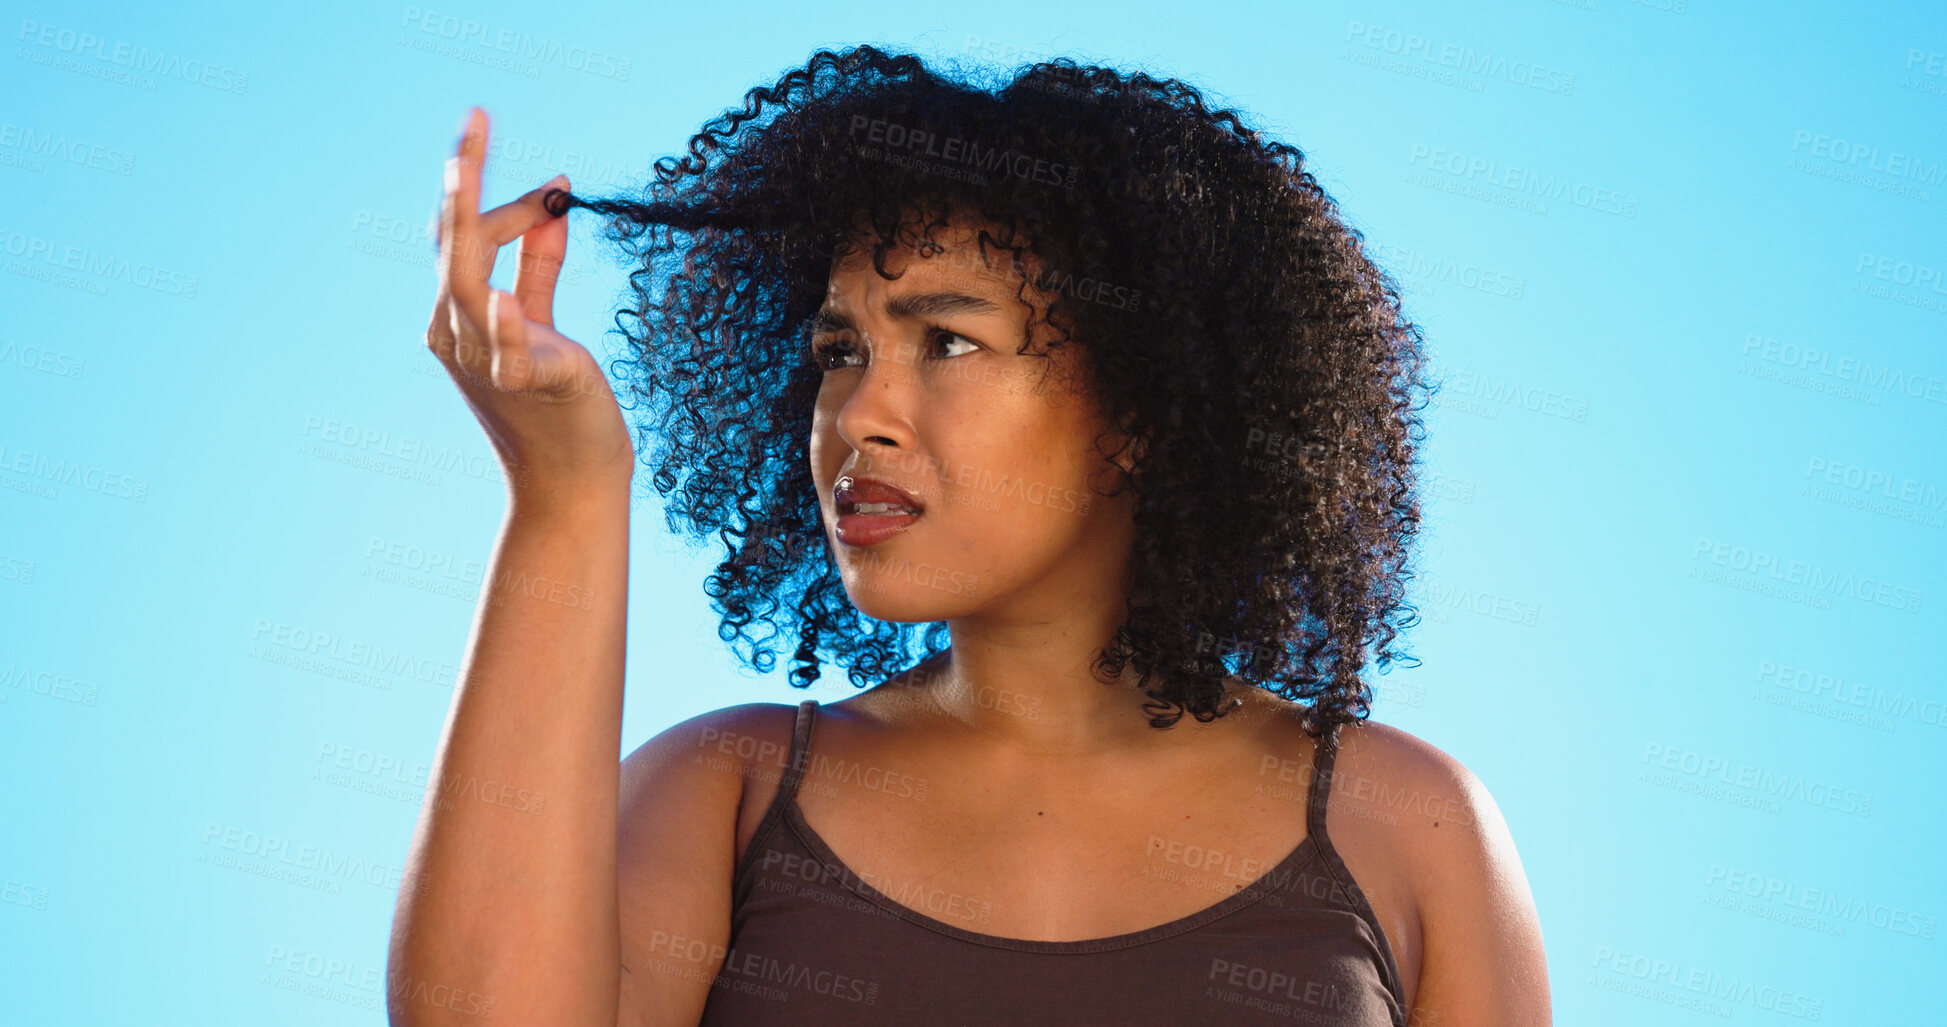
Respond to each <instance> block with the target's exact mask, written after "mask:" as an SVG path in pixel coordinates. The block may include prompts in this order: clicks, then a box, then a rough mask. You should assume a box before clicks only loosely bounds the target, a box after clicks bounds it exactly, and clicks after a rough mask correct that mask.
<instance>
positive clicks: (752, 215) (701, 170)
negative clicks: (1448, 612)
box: [548, 46, 1427, 732]
mask: <svg viewBox="0 0 1947 1027" xmlns="http://www.w3.org/2000/svg"><path fill="white" fill-rule="evenodd" d="M936 68H937V66H936ZM936 68H928V67H927V65H926V64H925V63H924V62H922V61H921V60H920V59H919V58H918V57H916V56H913V55H911V54H895V53H889V52H887V51H885V50H882V49H880V48H878V47H873V46H858V47H854V48H851V49H847V50H844V51H842V52H837V53H834V52H832V51H829V50H824V51H820V52H818V53H816V54H814V55H812V57H811V59H810V60H809V62H807V63H806V65H805V66H804V67H803V68H799V69H794V70H791V71H790V72H788V73H786V74H785V75H784V76H783V77H782V78H780V79H779V80H778V82H777V84H776V85H775V86H773V87H770V88H764V87H758V88H754V89H752V90H750V91H749V92H748V93H747V94H746V95H745V97H744V104H743V107H742V108H741V109H734V110H729V111H726V112H725V113H724V114H723V115H721V116H719V117H718V118H717V119H715V120H714V121H711V122H709V123H707V124H705V125H704V126H703V129H702V131H700V132H698V133H697V134H696V135H695V136H693V137H692V138H691V139H690V141H689V144H688V154H687V156H685V157H683V158H682V159H681V160H677V159H675V158H671V157H665V158H663V159H661V160H659V161H657V162H656V164H655V166H654V171H655V174H654V179H653V181H650V182H647V183H646V184H645V185H644V186H643V187H642V191H641V193H640V194H635V195H624V196H621V197H616V198H611V199H590V198H586V197H579V196H575V195H573V194H572V193H569V192H567V191H565V190H555V191H554V192H553V193H552V194H551V195H550V196H549V197H548V203H549V209H550V210H551V211H552V212H554V213H556V214H565V213H566V212H567V211H568V210H569V209H572V208H574V207H581V208H585V209H587V210H590V211H593V212H595V213H596V214H598V215H601V216H603V217H604V218H606V219H608V222H607V228H606V232H605V236H606V238H607V239H608V240H610V241H611V242H613V243H615V244H618V245H619V246H620V248H621V250H622V252H623V253H624V254H625V255H626V259H627V262H628V263H629V264H630V265H631V266H634V267H635V270H633V271H632V272H631V274H630V276H629V282H630V285H629V288H630V290H631V291H632V292H633V295H634V301H633V302H634V309H632V310H623V311H621V312H618V313H617V314H616V317H615V321H616V325H617V326H618V328H619V330H620V332H621V334H622V335H624V336H625V337H626V338H627V340H628V344H629V352H630V355H629V356H627V357H624V358H621V359H618V360H616V361H615V362H614V364H613V365H612V367H611V370H612V371H613V372H615V373H616V374H617V377H618V378H619V379H620V380H622V381H624V382H625V383H626V388H625V389H623V390H619V391H623V392H625V393H626V394H627V395H628V396H629V398H630V401H629V402H625V403H624V406H625V408H627V409H632V410H633V409H635V404H634V401H635V400H640V401H642V406H643V408H644V413H643V414H642V415H641V416H639V417H637V418H635V430H636V433H637V435H638V441H639V447H638V448H639V451H642V452H644V453H645V454H647V455H645V457H644V463H645V465H646V466H649V467H650V468H652V469H653V472H654V477H653V481H654V485H655V488H656V490H657V492H658V493H660V494H661V495H662V496H663V497H664V498H665V500H666V501H667V505H666V516H667V520H668V524H669V527H670V529H671V530H672V531H673V532H677V533H679V534H682V535H685V536H687V537H688V538H689V539H690V540H691V542H692V544H694V543H698V542H701V541H702V539H703V537H704V535H705V534H706V533H711V532H714V533H716V534H717V536H718V537H719V538H720V539H721V540H722V542H723V544H724V545H725V547H726V550H727V555H726V556H725V558H724V559H723V560H722V562H721V563H719V564H718V565H717V567H716V569H715V571H714V572H713V573H712V574H711V576H710V578H709V579H708V582H707V584H706V587H705V591H706V592H707V593H708V594H709V595H710V596H711V597H712V599H713V600H714V604H713V606H714V608H715V609H716V610H717V611H718V612H719V613H720V614H721V620H720V623H719V626H718V635H719V637H721V638H722V639H723V640H724V641H725V642H730V643H733V644H735V643H741V644H742V646H744V647H748V651H747V652H742V651H740V655H741V658H742V659H744V660H745V662H747V663H749V664H750V665H752V666H753V667H754V668H755V669H756V670H758V671H759V672H769V671H770V670H771V669H772V667H773V666H774V664H775V659H774V657H773V650H772V643H773V642H774V641H775V640H776V639H777V638H778V637H779V635H780V632H781V631H782V630H785V629H789V628H795V631H796V634H797V639H798V643H797V649H796V652H795V653H794V655H793V659H794V661H795V664H796V665H795V667H794V668H793V670H792V671H791V674H790V677H791V682H792V684H793V685H794V686H796V687H799V688H803V687H808V686H809V685H810V684H811V683H812V682H813V681H815V680H817V678H818V676H819V667H820V654H821V653H828V654H829V655H830V656H831V658H832V659H833V661H834V662H836V663H837V664H839V665H840V666H844V667H847V668H849V675H850V678H851V681H852V683H853V685H854V686H857V687H864V686H865V685H867V684H868V683H871V682H873V681H876V680H880V679H883V678H885V677H887V676H889V675H891V674H893V673H896V672H898V671H899V670H901V669H904V668H906V667H908V666H909V664H911V663H912V662H913V656H912V653H911V650H910V643H911V640H912V635H913V633H914V632H915V631H916V630H918V627H919V626H918V625H913V624H904V623H892V622H881V621H877V620H874V619H872V618H869V617H866V616H865V615H863V614H862V613H860V612H859V611H858V610H857V609H856V608H855V607H854V606H853V605H852V603H851V601H850V599H849V597H848V596H847V594H846V592H845V589H844V585H843V582H842V581H841V579H840V577H839V574H838V571H837V567H836V565H835V563H834V562H833V559H832V556H831V554H830V552H829V551H828V549H827V546H826V540H825V533H824V529H823V527H822V525H821V520H820V511H819V504H818V497H817V495H816V494H815V489H814V487H813V480H812V472H811V469H810V467H809V460H808V444H809V437H810V430H811V423H812V421H811V417H812V410H813V406H814V402H815V400H816V397H817V395H818V389H819V383H820V379H821V374H822V372H821V370H820V369H819V368H818V367H817V366H815V365H814V364H813V363H812V361H811V359H810V358H809V357H808V356H807V353H806V347H805V345H804V341H805V339H806V336H807V332H808V325H809V322H810V319H811V315H812V314H813V313H814V312H816V310H817V309H818V308H819V306H820V305H821V303H822V302H823V299H824V295H825V290H826V286H827V278H828V275H829V274H830V272H831V268H832V261H833V258H834V256H835V255H839V254H845V253H850V252H854V251H855V249H856V248H857V247H858V246H859V245H861V244H860V243H859V240H860V239H861V238H862V236H861V226H865V225H869V226H870V228H871V232H872V235H875V236H876V240H877V241H876V242H875V243H874V248H873V266H874V268H875V270H876V271H877V272H878V273H879V274H880V275H882V276H884V277H887V278H890V277H893V276H891V275H889V274H888V273H887V271H886V268H885V264H884V255H885V254H886V252H888V250H889V249H890V248H891V247H892V246H894V245H898V244H904V245H909V246H917V247H919V248H920V250H921V252H924V253H929V254H930V253H931V252H935V251H933V250H932V249H931V248H930V247H929V246H928V244H929V243H930V242H931V240H932V233H933V231H934V230H935V229H936V228H938V227H940V226H942V225H945V224H947V223H948V220H949V218H951V217H953V216H955V215H967V216H969V217H971V218H973V219H975V220H976V222H977V223H979V224H981V225H983V226H991V227H990V228H987V229H984V230H983V233H982V235H981V237H980V242H981V252H982V253H983V254H985V253H986V252H987V250H988V248H989V246H993V247H996V248H997V249H998V250H1002V251H1007V252H1010V253H1012V254H1013V266H1014V269H1015V271H1016V273H1017V274H1019V275H1020V278H1021V282H1022V289H1023V291H1024V292H1025V290H1026V286H1027V284H1028V280H1029V279H1028V275H1027V274H1026V270H1025V269H1026V268H1027V267H1028V266H1029V265H1028V263H1027V262H1024V260H1023V255H1024V254H1032V255H1033V260H1034V263H1035V264H1036V265H1037V266H1038V267H1039V268H1040V269H1041V270H1040V271H1039V272H1038V273H1037V274H1036V275H1035V276H1034V281H1035V283H1036V284H1037V285H1038V286H1040V287H1042V288H1045V289H1047V290H1048V291H1049V292H1050V293H1052V301H1051V302H1050V303H1048V304H1046V309H1045V316H1046V323H1047V324H1048V325H1050V326H1051V328H1052V329H1054V330H1055V331H1057V332H1058V333H1059V334H1058V337H1056V338H1055V339H1054V340H1053V341H1050V342H1049V343H1048V346H1049V348H1050V349H1052V348H1053V347H1054V346H1058V345H1062V344H1066V343H1069V342H1076V343H1080V344H1081V346H1082V349H1081V350H1080V351H1079V352H1080V354H1082V355H1084V356H1089V355H1093V356H1095V357H1098V358H1099V357H1102V356H1104V355H1107V354H1111V353H1112V354H1113V359H1088V360H1086V361H1085V362H1083V363H1082V364H1080V365H1078V366H1082V367H1084V368H1085V372H1084V373H1085V374H1086V381H1087V386H1088V388H1089V389H1090V390H1091V394H1092V395H1093V396H1095V397H1098V398H1099V400H1100V401H1101V403H1102V405H1103V409H1104V410H1105V411H1106V412H1108V414H1109V416H1110V417H1111V419H1112V422H1113V423H1114V424H1115V425H1117V427H1118V430H1120V431H1126V432H1131V433H1135V434H1139V435H1140V436H1141V438H1142V444H1141V445H1140V446H1139V447H1138V448H1137V456H1136V458H1135V462H1134V472H1133V473H1134V479H1133V482H1132V483H1131V484H1130V485H1129V487H1131V488H1133V489H1134V490H1135V493H1136V496H1137V502H1136V513H1135V528H1136V542H1135V545H1134V548H1133V551H1132V553H1131V555H1130V579H1129V580H1130V583H1131V584H1130V590H1129V593H1128V600H1129V608H1128V609H1129V612H1128V617H1127V620H1126V621H1125V622H1124V624H1123V625H1122V626H1121V627H1120V628H1119V629H1118V630H1117V632H1116V634H1115V636H1114V638H1113V639H1112V640H1111V641H1110V643H1109V644H1108V645H1107V646H1105V647H1104V648H1103V649H1102V650H1101V651H1100V652H1099V653H1098V654H1097V658H1096V661H1095V665H1094V669H1095V673H1096V676H1097V677H1098V679H1100V680H1103V681H1104V683H1112V682H1114V681H1115V680H1117V679H1119V678H1120V676H1121V675H1122V673H1123V669H1124V666H1125V665H1131V666H1133V667H1134V668H1135V670H1136V671H1137V672H1138V673H1139V674H1140V681H1139V684H1138V687H1140V688H1142V689H1143V691H1144V694H1145V695H1147V696H1148V697H1149V701H1148V702H1147V703H1146V704H1145V708H1146V710H1148V712H1149V713H1150V715H1151V721H1150V722H1151V724H1152V725H1154V726H1156V727H1167V726H1169V725H1171V724H1174V723H1175V722H1176V721H1177V720H1178V719H1179V718H1180V717H1181V715H1182V713H1183V712H1185V711H1188V712H1189V713H1191V714H1192V715H1193V716H1195V717H1196V718H1197V719H1198V720H1199V721H1204V722H1208V721H1210V720H1212V719H1215V718H1216V717H1218V716H1221V715H1222V714H1224V713H1225V712H1227V709H1226V708H1224V707H1223V706H1222V700H1223V696H1224V694H1225V693H1224V684H1223V679H1224V678H1225V677H1226V676H1228V675H1233V674H1234V675H1236V676H1237V677H1238V678H1239V679H1241V680H1243V681H1245V682H1248V683H1251V684H1255V685H1258V686H1260V687H1263V688H1265V689H1267V690H1269V691H1272V692H1274V693H1276V694H1278V695H1280V696H1283V697H1284V698H1286V699H1288V700H1293V701H1302V702H1308V703H1309V704H1310V705H1311V706H1312V709H1313V712H1314V714H1315V715H1314V716H1313V717H1312V718H1310V720H1311V724H1310V725H1308V728H1309V729H1310V730H1312V731H1314V732H1321V731H1323V730H1325V729H1326V728H1328V727H1329V726H1331V725H1334V724H1336V723H1341V722H1351V721H1358V720H1363V719H1364V718H1365V717H1367V716H1368V715H1369V713H1370V710H1371V701H1372V693H1371V690H1370V688H1369V687H1368V685H1367V684H1366V683H1365V682H1364V681H1362V680H1361V677H1360V671H1361V669H1362V668H1363V667H1364V665H1365V662H1366V648H1367V646H1369V645H1372V646H1375V657H1376V662H1377V665H1378V667H1379V668H1380V670H1381V671H1384V670H1385V669H1387V668H1388V666H1389V665H1390V664H1391V663H1393V662H1394V661H1395V660H1399V659H1402V658H1404V659H1405V660H1406V661H1407V662H1406V664H1405V665H1407V666H1415V665H1417V664H1418V661H1417V660H1415V659H1414V658H1413V657H1411V656H1410V655H1408V654H1406V653H1404V652H1400V651H1395V649H1394V643H1395V639H1396V637H1397V636H1398V634H1399V631H1400V629H1403V628H1406V627H1410V626H1412V625H1413V624H1415V623H1417V621H1418V614H1417V612H1416V610H1415V609H1414V608H1413V607H1412V606H1411V605H1409V604H1407V603H1406V601H1405V582H1406V580H1407V579H1409V578H1410V577H1412V576H1413V575H1412V573H1411V571H1410V570H1409V569H1408V562H1409V556H1410V547H1411V543H1412V541H1413V538H1414V536H1415V535H1416V534H1417V532H1418V529H1419V523H1420V505H1419V500H1418V494H1417V487H1416V476H1415V467H1414V464H1415V461H1416V451H1417V447H1418V445H1419V443H1420V442H1421V441H1423V438H1424V428H1423V426H1422V424H1421V422H1420V420H1419V417H1418V411H1419V410H1421V409H1423V408H1424V403H1420V404H1417V405H1416V404H1415V403H1414V402H1413V399H1414V393H1415V392H1416V390H1421V391H1423V390H1425V389H1426V388H1427V385H1426V382H1424V381H1423V380H1422V379H1421V377H1420V372H1421V364H1422V360H1423V358H1422V352H1421V342H1422V336H1421V332H1420V329H1419V328H1418V327H1417V326H1415V325H1414V324H1412V323H1411V322H1410V321H1408V320H1407V319H1406V318H1405V317H1404V316H1403V315H1402V313H1401V310H1400V302H1399V291H1398V288H1397V286H1396V285H1395V284H1394V282H1393V280H1392V279H1391V278H1390V277H1389V276H1388V275H1387V274H1386V273H1385V272H1384V271H1383V270H1382V269H1380V268H1379V267H1378V266H1376V265H1375V264H1374V262H1373V261H1372V260H1371V259H1369V258H1368V257H1367V256H1366V254H1365V252H1364V251H1363V249H1362V242H1363V238H1364V237H1363V236H1362V235H1361V234H1360V233H1359V232H1358V231H1357V230H1355V229H1353V228H1351V227H1348V226H1347V225H1346V224H1345V223H1344V221H1342V220H1341V218H1340V217H1339V215H1338V211H1337V206H1336V204H1335V203H1334V202H1333V200H1332V199H1331V198H1330V197H1329V196H1327V195H1326V193H1325V191H1324V190H1323V189H1322V188H1320V186H1319V184H1318V182H1317V180H1316V179H1314V178H1313V177H1312V175H1311V173H1310V172H1309V171H1307V170H1305V167H1304V157H1303V154H1302V153H1301V152H1300V151H1299V150H1298V149H1296V148H1295V147H1292V146H1288V145H1285V144H1283V143H1279V142H1274V141H1271V140H1269V139H1267V138H1265V137H1264V135H1263V134H1261V133H1260V132H1259V131H1257V130H1255V129H1252V128H1249V127H1246V126H1245V124H1244V123H1243V121H1242V120H1240V118H1239V116H1238V113H1237V112H1236V111H1233V110H1229V109H1219V110H1211V109H1209V108H1208V107H1206V106H1205V102H1204V99H1203V97H1202V96H1201V95H1200V94H1199V93H1198V91H1197V90H1196V89H1195V88H1193V87H1191V86H1190V85H1188V84H1185V83H1183V82H1181V81H1178V80H1176V79H1156V78H1151V77H1150V76H1149V75H1147V74H1144V73H1142V72H1140V71H1137V72H1133V73H1129V74H1122V73H1119V72H1117V71H1115V70H1112V69H1109V68H1106V67H1099V66H1078V65H1077V64H1076V63H1075V62H1073V61H1072V60H1069V59H1067V58H1059V59H1056V60H1054V61H1049V62H1043V63H1037V64H1033V65H1029V66H1024V67H1021V68H1019V69H1017V70H1015V71H1013V72H1011V73H1007V74H1011V76H1012V77H1011V78H1006V79H1005V80H1003V81H999V82H997V83H996V84H994V85H992V86H991V87H985V88H983V87H982V86H981V85H978V84H977V82H976V80H977V79H979V78H981V77H983V76H984V75H992V74H994V72H992V71H991V69H979V68H976V69H974V73H973V74H968V73H967V72H965V71H964V70H962V69H961V68H959V67H958V66H955V67H954V74H953V76H952V77H948V76H946V75H943V74H942V73H941V72H940V71H939V70H936ZM956 144H958V145H957V146H956ZM915 226H917V228H915ZM864 238H866V239H867V240H868V241H870V239H871V237H870V236H865V237H864ZM1033 309H1035V310H1037V311H1040V310H1041V307H1033ZM1021 352H1024V353H1025V352H1026V348H1025V344H1024V348H1023V350H1022V351H1021ZM1034 355H1036V356H1042V357H1045V356H1046V354H1045V353H1039V354H1034ZM1041 366H1044V367H1045V366H1048V365H1047V364H1045V363H1044V364H1042V365H1041ZM1129 437H1133V436H1129ZM1100 442H1101V440H1098V448H1099V447H1100ZM672 493H673V494H672ZM759 622H762V623H763V624H764V625H765V626H766V627H767V628H768V629H769V630H768V632H767V633H765V634H764V635H763V637H752V635H751V634H750V633H749V632H748V631H747V630H746V629H748V628H750V627H751V626H752V625H754V624H757V623H759ZM948 641H949V638H948V631H947V625H946V624H945V623H943V622H935V623H931V624H928V625H925V631H924V637H923V638H922V643H923V647H924V652H922V653H921V654H920V656H919V657H918V659H920V660H922V661H923V660H924V659H926V658H930V657H931V656H933V655H934V654H936V653H938V652H939V651H941V650H942V649H944V648H946V646H947V644H948Z"/></svg>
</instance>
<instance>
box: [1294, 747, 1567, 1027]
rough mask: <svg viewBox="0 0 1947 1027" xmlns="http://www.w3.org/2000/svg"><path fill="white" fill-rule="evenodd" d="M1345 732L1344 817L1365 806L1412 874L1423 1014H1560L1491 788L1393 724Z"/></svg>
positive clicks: (1426, 1017)
mask: <svg viewBox="0 0 1947 1027" xmlns="http://www.w3.org/2000/svg"><path fill="white" fill-rule="evenodd" d="M1339 738H1340V747H1339V754H1338V756H1337V762H1336V765H1335V767H1334V773H1333V780H1332V794H1331V803H1332V809H1333V814H1334V815H1335V816H1336V815H1337V814H1338V807H1339V806H1340V805H1341V804H1344V806H1345V807H1346V808H1347V809H1349V810H1356V811H1358V812H1356V813H1355V814H1354V816H1356V817H1358V818H1360V819H1361V820H1362V821H1364V822H1365V824H1362V826H1361V828H1360V830H1361V831H1362V832H1371V833H1375V834H1380V835H1384V836H1385V837H1386V838H1387V839H1388V840H1389V842H1390V843H1391V846H1392V847H1394V851H1395V852H1397V854H1398V858H1399V859H1400V860H1401V861H1402V865H1401V870H1402V871H1403V873H1402V877H1403V878H1404V879H1405V880H1406V881H1408V882H1409V887H1408V889H1407V890H1408V892H1409V893H1410V896H1411V902H1412V905H1413V907H1414V909H1415V912H1416V913H1417V918H1418V921H1419V926H1420V952H1419V957H1420V958H1419V964H1420V966H1419V979H1418V987H1417V989H1416V990H1415V999H1414V1009H1413V1013H1414V1016H1415V1018H1416V1020H1415V1022H1425V1023H1436V1022H1437V1023H1439V1024H1441V1025H1442V1027H1468V1025H1472V1024H1522V1025H1530V1024H1548V1023H1550V1022H1552V1021H1551V1014H1550V1001H1549V993H1548V970H1547V960H1546V956H1545V955H1544V952H1543V948H1542V937H1541V924H1540V920H1539V916H1538V915H1537V912H1536V909H1535V904H1534V898H1533V896H1532V894H1531V893H1530V891H1529V888H1528V880H1527V874H1526V872H1525V871H1524V870H1523V869H1522V866H1521V857H1520V854H1519V853H1518V852H1517V851H1516V849H1515V843H1514V837H1513V835H1512V834H1511V833H1510V831H1509V829H1508V825H1507V821H1506V820H1505V819H1504V818H1503V817H1502V815H1501V810H1500V807H1499V806H1498V805H1497V804H1496V803H1495V801H1494V797H1493V796H1492V795H1491V794H1489V792H1488V789H1487V786H1486V785H1484V784H1482V783H1481V780H1480V778H1478V777H1477V776H1475V774H1474V773H1473V771H1471V770H1469V769H1468V768H1467V767H1466V766H1465V765H1463V764H1462V763H1461V762H1460V761H1459V760H1457V759H1455V758H1454V757H1453V756H1452V755H1450V754H1448V753H1447V752H1445V751H1443V750H1442V749H1440V748H1439V747H1437V746H1435V745H1433V744H1432V743H1430V742H1427V741H1426V740H1425V739H1422V738H1419V737H1418V736H1416V735H1413V734H1412V733H1410V732H1407V731H1404V730H1401V729H1400V728H1397V727H1393V726H1391V725H1388V724H1381V723H1377V722H1373V721H1365V722H1362V723H1359V724H1357V725H1356V726H1355V725H1348V726H1347V727H1345V728H1344V729H1343V730H1342V731H1341V732H1340V735H1339ZM1368 824H1369V825H1377V826H1370V827H1368V826H1366V825H1368ZM1335 833H1336V832H1335Z"/></svg>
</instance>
